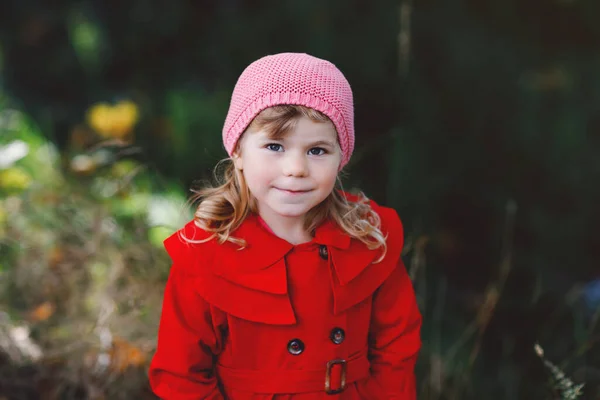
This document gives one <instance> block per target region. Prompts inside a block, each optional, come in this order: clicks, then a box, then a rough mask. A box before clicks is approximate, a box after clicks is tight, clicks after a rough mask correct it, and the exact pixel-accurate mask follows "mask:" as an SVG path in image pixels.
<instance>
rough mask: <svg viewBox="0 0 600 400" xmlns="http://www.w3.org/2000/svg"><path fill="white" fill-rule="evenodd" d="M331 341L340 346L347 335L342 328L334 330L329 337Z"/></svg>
mask: <svg viewBox="0 0 600 400" xmlns="http://www.w3.org/2000/svg"><path fill="white" fill-rule="evenodd" d="M329 338H330V339H331V341H332V342H333V343H335V344H340V343H342V342H343V341H344V339H345V338H346V333H345V332H344V330H343V329H342V328H333V329H332V330H331V334H330V335H329Z"/></svg>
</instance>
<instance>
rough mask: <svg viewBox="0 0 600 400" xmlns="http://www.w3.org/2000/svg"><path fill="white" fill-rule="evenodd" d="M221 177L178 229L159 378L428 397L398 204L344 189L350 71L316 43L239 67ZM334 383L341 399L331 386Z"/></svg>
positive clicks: (178, 395) (260, 388) (269, 390)
mask: <svg viewBox="0 0 600 400" xmlns="http://www.w3.org/2000/svg"><path fill="white" fill-rule="evenodd" d="M223 141H224V145H225V148H226V150H227V152H228V154H229V155H230V159H229V160H230V163H229V164H228V166H227V168H226V170H225V172H224V182H223V183H222V185H221V186H218V187H211V188H206V189H204V190H203V191H201V192H199V193H198V196H196V197H197V199H198V200H200V202H199V206H198V208H197V210H196V213H195V218H194V220H193V221H191V222H189V223H188V224H187V225H186V226H185V227H184V228H182V229H181V230H180V231H178V232H177V233H175V234H174V235H173V236H171V237H169V238H168V239H167V240H166V241H165V247H166V249H167V252H168V253H169V255H170V256H171V258H172V260H173V265H172V268H171V273H170V276H169V279H168V282H167V285H166V289H165V294H164V302H163V310H162V316H161V321H160V328H159V332H158V346H157V350H156V354H155V355H154V358H153V360H152V364H151V366H150V371H149V377H150V384H151V387H152V389H153V391H154V392H155V393H156V394H157V395H158V396H159V397H161V398H163V399H167V400H185V399H232V400H241V399H297V400H310V399H324V398H338V399H345V400H354V399H400V400H409V399H411V400H412V399H415V398H416V384H415V377H414V365H415V361H416V358H417V354H418V351H419V348H420V345H421V342H420V328H421V316H420V313H419V310H418V308H417V304H416V301H415V295H414V292H413V288H412V284H411V281H410V279H409V277H408V275H407V273H406V270H405V267H404V265H403V263H402V260H401V259H400V251H401V250H402V244H403V233H402V224H401V222H400V219H399V218H398V215H397V214H396V212H395V211H394V210H393V209H390V208H386V207H382V206H379V205H377V204H375V203H374V202H372V201H368V200H367V199H366V198H364V196H351V195H349V194H347V193H344V192H343V191H341V189H338V188H336V182H337V175H338V173H339V171H340V170H341V169H342V167H344V165H345V164H346V163H347V162H348V160H349V159H350V155H351V154H352V151H353V147H354V112H353V99H352V91H351V89H350V85H349V84H348V82H347V81H346V79H345V77H344V76H343V75H342V73H341V72H340V71H339V70H338V69H337V68H336V67H335V66H334V65H333V64H331V63H330V62H328V61H325V60H321V59H318V58H315V57H312V56H310V55H307V54H296V53H284V54H277V55H272V56H267V57H264V58H261V59H259V60H257V61H255V62H254V63H252V64H251V65H250V66H248V67H247V68H246V70H245V71H244V72H243V73H242V75H241V76H240V78H239V80H238V82H237V84H236V87H235V89H234V92H233V96H232V99H231V104H230V108H229V112H228V115H227V119H226V121H225V126H224V129H223ZM329 395H333V397H329Z"/></svg>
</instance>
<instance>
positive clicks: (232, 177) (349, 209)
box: [183, 105, 387, 262]
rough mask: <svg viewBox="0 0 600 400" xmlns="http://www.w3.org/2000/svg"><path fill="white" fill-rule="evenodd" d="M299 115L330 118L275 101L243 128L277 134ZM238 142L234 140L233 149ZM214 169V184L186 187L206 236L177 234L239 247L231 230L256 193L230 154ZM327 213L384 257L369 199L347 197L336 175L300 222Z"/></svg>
mask: <svg viewBox="0 0 600 400" xmlns="http://www.w3.org/2000/svg"><path fill="white" fill-rule="evenodd" d="M301 116H304V117H307V118H310V119H311V120H312V121H314V122H322V123H331V121H330V119H329V118H328V117H327V116H326V115H325V114H323V113H321V112H319V111H316V110H314V109H312V108H307V107H303V106H295V105H279V106H274V107H269V108H267V109H265V110H263V111H262V112H261V113H259V114H258V115H257V116H256V117H255V118H254V120H253V121H252V122H251V123H250V125H249V126H248V128H247V129H246V130H245V131H244V133H246V132H248V131H254V130H265V131H266V132H267V133H268V134H269V136H270V137H271V138H273V139H279V138H281V137H283V136H285V135H286V134H287V133H288V132H290V131H291V130H292V129H293V128H294V126H295V123H296V121H297V120H298V118H300V117H301ZM240 139H241V138H240ZM239 143H240V141H239V140H238V149H237V150H238V151H239ZM222 165H224V170H223V172H222V174H221V176H219V175H220V174H219V172H218V171H219V168H220V167H221V166H222ZM214 175H215V178H216V180H217V185H214V186H213V185H207V186H206V187H204V188H201V189H199V190H192V192H193V193H194V195H193V196H192V197H191V198H190V202H192V203H196V202H198V206H197V208H196V211H195V213H194V221H195V224H196V226H198V227H199V228H202V229H203V230H204V231H206V232H208V233H211V236H210V237H208V238H207V239H205V240H200V241H194V240H191V239H188V238H185V237H183V239H184V240H186V241H188V242H192V243H198V242H206V241H209V240H212V239H216V240H217V241H218V242H219V243H224V242H226V241H229V242H233V243H236V244H238V245H240V246H241V247H242V248H243V247H244V246H245V245H246V243H245V241H244V240H242V239H239V238H235V237H233V236H232V235H231V234H232V232H234V231H235V230H236V229H237V228H238V227H239V226H240V225H241V224H242V222H243V221H244V220H245V219H246V217H247V216H248V215H249V214H250V213H256V212H257V210H258V209H257V205H256V199H255V198H254V196H252V194H251V193H250V190H249V189H248V186H247V185H246V181H245V179H244V175H243V173H242V172H241V171H240V170H238V169H237V168H235V166H234V164H233V162H232V159H231V158H227V159H224V160H221V162H219V163H218V164H217V166H216V167H215V171H214ZM327 219H332V220H333V221H334V222H335V223H336V224H337V225H338V226H339V227H340V228H341V229H342V230H343V231H344V232H345V233H346V234H348V235H349V236H350V237H352V238H355V239H358V240H360V241H361V242H363V243H365V244H366V245H367V247H368V248H369V249H371V250H374V249H378V248H382V255H381V257H380V258H379V259H378V260H377V261H376V262H379V261H381V260H382V259H383V258H384V257H385V253H386V252H387V245H386V237H385V236H384V235H383V233H382V232H381V220H380V218H379V215H377V213H376V212H375V211H373V209H372V208H371V205H370V204H369V199H368V198H367V197H366V196H365V195H364V194H363V193H360V194H359V195H358V199H357V201H350V200H348V199H347V198H346V196H345V195H344V193H343V191H342V187H341V181H340V180H339V178H338V179H337V182H336V188H335V189H334V190H333V191H332V192H331V194H330V195H329V196H328V197H327V198H326V199H325V200H324V201H323V202H321V203H320V204H319V205H317V206H316V207H314V208H312V209H311V210H310V211H308V213H307V214H306V218H305V226H304V228H305V229H306V231H307V232H310V233H311V234H314V231H315V229H316V228H317V227H318V226H319V225H320V224H321V223H322V222H323V221H325V220H327Z"/></svg>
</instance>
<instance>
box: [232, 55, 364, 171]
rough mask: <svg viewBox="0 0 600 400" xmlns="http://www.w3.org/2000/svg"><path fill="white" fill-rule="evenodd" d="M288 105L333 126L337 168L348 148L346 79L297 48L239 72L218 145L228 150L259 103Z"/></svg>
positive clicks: (350, 116) (350, 119) (350, 118)
mask: <svg viewBox="0 0 600 400" xmlns="http://www.w3.org/2000/svg"><path fill="white" fill-rule="evenodd" d="M282 104H290V105H302V106H305V107H310V108H313V109H315V110H318V111H320V112H322V113H323V114H325V115H327V116H328V117H329V119H331V121H332V122H333V124H334V125H335V128H336V130H337V134H338V140H339V143H340V147H341V149H342V162H341V165H340V168H341V167H343V166H344V165H346V164H347V163H348V161H349V160H350V156H351V155H352V151H353V150H354V106H353V98H352V89H351V88H350V84H349V83H348V81H347V80H346V78H345V77H344V75H343V74H342V73H341V71H340V70H339V69H337V68H336V66H335V65H333V64H332V63H331V62H329V61H326V60H322V59H319V58H316V57H313V56H311V55H308V54H303V53H281V54H275V55H270V56H266V57H263V58H261V59H258V60H257V61H255V62H253V63H252V64H250V65H249V66H248V67H247V68H246V69H245V70H244V72H242V75H240V77H239V79H238V81H237V83H236V85H235V88H234V90H233V94H232V96H231V103H230V105H229V111H228V113H227V118H226V119H225V125H224V127H223V144H224V145H225V149H226V150H227V153H229V155H231V154H232V152H233V150H234V149H235V146H236V143H237V141H238V139H239V138H240V136H241V135H242V133H243V132H244V130H245V129H246V128H247V127H248V125H249V124H250V123H251V122H252V120H253V119H254V117H256V115H258V113H260V112H261V111H262V110H264V109H265V108H268V107H271V106H275V105H282Z"/></svg>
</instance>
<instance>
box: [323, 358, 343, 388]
mask: <svg viewBox="0 0 600 400" xmlns="http://www.w3.org/2000/svg"><path fill="white" fill-rule="evenodd" d="M336 364H340V365H341V366H342V376H341V379H340V387H339V388H337V389H332V388H331V369H332V368H333V366H334V365H336ZM347 368H348V365H347V363H346V360H341V359H336V360H331V361H328V362H327V369H326V371H325V393H327V394H338V393H342V392H343V391H344V389H346V370H347Z"/></svg>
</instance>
